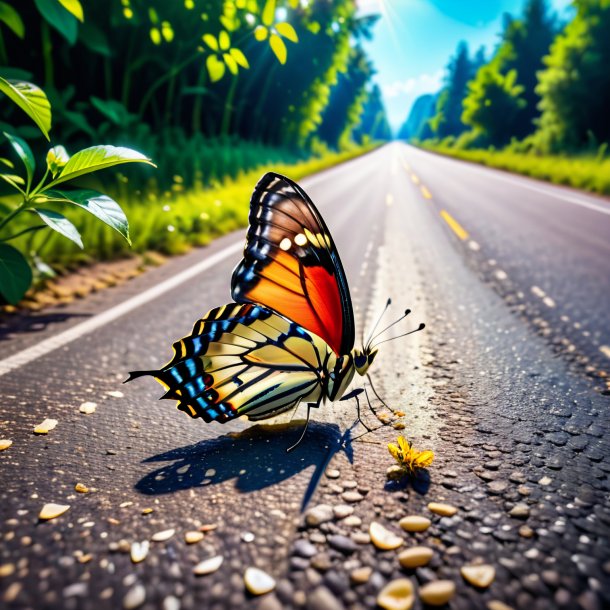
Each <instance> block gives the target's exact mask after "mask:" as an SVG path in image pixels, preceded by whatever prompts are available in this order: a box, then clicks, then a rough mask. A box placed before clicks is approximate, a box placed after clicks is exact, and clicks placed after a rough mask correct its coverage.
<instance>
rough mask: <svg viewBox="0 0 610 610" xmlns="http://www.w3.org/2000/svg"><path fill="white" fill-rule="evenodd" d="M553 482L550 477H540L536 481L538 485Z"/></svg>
mask: <svg viewBox="0 0 610 610" xmlns="http://www.w3.org/2000/svg"><path fill="white" fill-rule="evenodd" d="M552 482H553V479H551V477H546V476H545V477H542V478H541V479H540V480H539V481H538V485H550V484H551V483H552Z"/></svg>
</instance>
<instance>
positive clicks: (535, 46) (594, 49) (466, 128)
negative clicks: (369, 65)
mask: <svg viewBox="0 0 610 610" xmlns="http://www.w3.org/2000/svg"><path fill="white" fill-rule="evenodd" d="M574 10H575V14H574V16H573V18H572V19H571V20H570V21H569V23H566V24H562V23H560V22H559V20H558V19H557V17H556V15H554V14H553V13H551V11H550V10H549V7H548V5H547V2H546V0H528V2H527V3H526V5H525V8H524V10H523V13H522V15H520V16H519V17H518V18H515V17H513V16H510V15H505V17H504V24H503V28H502V33H501V39H500V43H499V44H498V46H497V47H496V49H495V50H494V52H493V54H492V55H491V57H489V58H488V59H486V58H485V54H484V51H483V50H479V51H477V53H476V54H475V55H474V56H473V57H471V56H470V54H469V49H468V46H467V44H466V43H465V42H462V43H460V44H459V46H458V49H457V52H456V54H455V56H454V57H453V58H452V59H451V61H450V63H449V65H448V68H447V74H446V78H445V84H444V86H443V88H442V90H441V91H440V92H439V93H437V94H434V95H428V96H422V97H421V98H420V99H418V100H417V101H416V102H415V104H414V106H413V108H412V110H411V114H410V116H409V118H408V119H407V122H406V123H405V125H404V126H403V128H402V130H401V133H400V135H401V136H402V137H404V138H409V139H419V140H427V139H436V140H439V141H443V143H444V144H445V145H447V144H449V145H453V146H455V147H457V148H487V147H494V148H502V147H506V146H507V145H512V146H513V147H516V148H517V149H519V150H533V151H535V152H538V153H558V152H578V151H583V150H591V149H594V150H597V149H599V147H600V146H601V147H603V150H605V147H606V145H607V143H608V142H610V113H609V112H608V105H609V102H610V70H608V65H609V64H610V36H608V32H610V0H575V1H574Z"/></svg>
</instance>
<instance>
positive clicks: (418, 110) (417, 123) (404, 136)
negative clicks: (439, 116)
mask: <svg viewBox="0 0 610 610" xmlns="http://www.w3.org/2000/svg"><path fill="white" fill-rule="evenodd" d="M435 107H436V95H434V94H431V93H426V94H425V95H420V96H419V97H418V98H417V99H416V100H415V101H414V102H413V105H412V106H411V110H410V111H409V116H408V117H407V120H406V121H405V122H404V123H403V124H402V127H401V128H400V130H399V132H398V138H399V139H400V140H412V139H415V138H417V139H418V140H423V139H425V138H426V137H430V136H431V135H432V130H431V129H430V126H429V125H428V121H429V119H431V118H432V116H433V115H434V111H435Z"/></svg>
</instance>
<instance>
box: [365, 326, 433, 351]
mask: <svg viewBox="0 0 610 610" xmlns="http://www.w3.org/2000/svg"><path fill="white" fill-rule="evenodd" d="M424 328H426V325H425V324H424V323H423V322H422V323H421V324H420V325H419V326H418V327H417V328H416V329H415V330H411V331H409V332H408V333H404V334H402V335H398V337H390V338H389V339H384V340H383V341H380V342H379V343H376V344H375V345H373V347H378V346H379V345H381V344H382V343H387V342H388V341H394V339H400V338H401V337H406V336H407V335H412V334H413V333H417V332H419V331H420V330H424Z"/></svg>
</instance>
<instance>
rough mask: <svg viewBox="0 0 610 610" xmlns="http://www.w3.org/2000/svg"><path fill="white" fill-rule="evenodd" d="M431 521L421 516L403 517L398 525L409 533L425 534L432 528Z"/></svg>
mask: <svg viewBox="0 0 610 610" xmlns="http://www.w3.org/2000/svg"><path fill="white" fill-rule="evenodd" d="M430 523H431V521H430V519H428V518H427V517H421V516H419V515H409V516H408V517H403V518H402V519H401V520H400V521H399V522H398V524H399V525H400V527H402V529H403V530H405V531H407V532H425V531H426V530H427V529H428V528H429V527H430Z"/></svg>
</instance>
